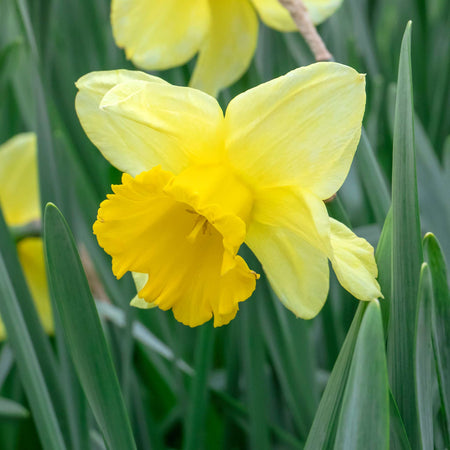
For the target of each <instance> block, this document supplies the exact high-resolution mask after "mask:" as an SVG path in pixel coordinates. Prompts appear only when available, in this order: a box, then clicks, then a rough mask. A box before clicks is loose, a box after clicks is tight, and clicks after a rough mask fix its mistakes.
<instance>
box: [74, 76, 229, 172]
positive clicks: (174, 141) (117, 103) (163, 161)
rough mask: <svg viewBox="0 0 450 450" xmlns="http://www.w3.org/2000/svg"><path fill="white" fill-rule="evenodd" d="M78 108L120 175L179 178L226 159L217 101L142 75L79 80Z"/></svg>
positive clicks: (87, 127)
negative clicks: (165, 173)
mask: <svg viewBox="0 0 450 450" xmlns="http://www.w3.org/2000/svg"><path fill="white" fill-rule="evenodd" d="M77 87H78V88H79V93H78V95H77V99H76V109H77V113H78V116H79V118H80V122H81V124H82V125H83V128H84V130H85V131H86V134H87V135H88V136H89V138H90V139H91V141H92V142H93V143H94V144H95V145H96V146H97V147H98V148H99V150H100V151H101V152H102V153H103V155H104V156H105V158H106V159H108V161H110V162H111V164H113V165H114V166H116V167H117V168H118V169H119V170H121V171H123V172H126V173H129V174H131V175H137V174H139V173H141V172H143V171H146V170H149V169H151V168H152V167H154V166H156V165H161V166H162V168H163V169H165V170H170V171H171V172H173V173H175V174H176V173H178V172H180V171H181V170H183V169H184V168H185V167H187V166H188V165H189V164H191V163H195V162H196V161H197V160H201V161H202V162H203V163H205V162H211V163H213V162H215V161H217V160H218V159H219V158H221V157H222V156H223V113H222V110H221V108H220V106H219V105H218V103H217V102H216V100H215V99H213V98H212V97H210V96H208V95H207V94H204V93H203V92H200V91H197V90H195V89H190V88H180V87H177V86H172V85H170V84H168V83H165V82H164V81H163V80H161V79H160V78H157V77H152V76H150V75H146V74H143V73H141V72H128V71H113V72H97V73H96V72H94V73H92V74H89V75H86V76H85V77H83V78H81V79H80V80H79V81H78V83H77Z"/></svg>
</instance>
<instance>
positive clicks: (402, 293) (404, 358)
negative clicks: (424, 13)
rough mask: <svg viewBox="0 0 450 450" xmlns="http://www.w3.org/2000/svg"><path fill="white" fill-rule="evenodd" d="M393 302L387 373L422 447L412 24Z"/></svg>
mask: <svg viewBox="0 0 450 450" xmlns="http://www.w3.org/2000/svg"><path fill="white" fill-rule="evenodd" d="M392 230H393V234H392V298H391V309H390V317H389V333H388V368H389V378H390V382H391V389H392V394H393V396H394V398H395V400H396V402H397V405H398V408H399V411H400V414H401V416H402V418H403V422H404V424H405V428H406V431H407V433H408V436H409V440H410V442H411V444H412V446H413V447H417V445H418V444H417V441H418V437H417V429H418V423H417V407H416V398H415V381H414V336H415V330H414V327H415V322H416V312H417V292H418V284H419V273H420V266H421V263H422V259H423V258H422V243H421V239H420V220H419V208H418V200H417V181H416V167H415V150H414V109H413V97H412V75H411V23H409V24H408V26H407V27H406V31H405V34H404V37H403V41H402V47H401V52H400V65H399V74H398V83H397V98H396V105H395V121H394V149H393V169H392Z"/></svg>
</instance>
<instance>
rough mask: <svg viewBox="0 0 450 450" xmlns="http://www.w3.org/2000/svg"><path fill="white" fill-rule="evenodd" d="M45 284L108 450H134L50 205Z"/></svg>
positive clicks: (66, 233) (81, 283) (66, 238)
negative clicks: (47, 285) (48, 285)
mask: <svg viewBox="0 0 450 450" xmlns="http://www.w3.org/2000/svg"><path fill="white" fill-rule="evenodd" d="M44 238H45V239H44V241H45V256H46V263H47V270H48V275H49V284H50V290H51V293H52V296H53V298H54V300H55V304H56V307H57V311H58V314H59V317H60V320H61V323H62V326H63V328H64V332H65V336H66V341H67V345H68V348H69V350H70V353H71V355H72V360H73V363H74V365H75V369H76V371H77V374H78V377H79V379H80V383H81V385H82V387H83V390H84V392H85V394H86V397H87V399H88V402H89V404H90V406H91V408H92V412H93V413H94V417H95V418H96V420H97V423H98V424H99V427H100V429H101V431H102V432H103V434H104V437H105V440H106V442H107V444H108V446H109V448H110V449H113V450H114V449H117V450H122V449H130V450H131V449H135V448H136V444H135V442H134V438H133V434H132V431H131V426H130V422H129V418H128V415H127V412H126V409H125V405H124V402H123V398H122V394H121V391H120V387H119V383H118V380H117V375H116V372H115V370H114V366H113V363H112V359H111V355H110V352H109V349H108V346H107V343H106V340H105V336H104V334H103V331H102V328H101V324H100V320H99V317H98V314H97V310H96V309H95V303H94V301H93V299H92V295H91V292H90V290H89V286H88V283H87V280H86V276H85V274H84V271H83V268H82V266H81V261H80V258H79V256H78V252H77V250H76V247H75V243H74V241H73V237H72V233H71V232H70V230H69V227H68V225H67V223H66V221H65V220H64V217H63V216H62V214H61V213H60V212H59V210H58V209H57V208H56V206H54V205H52V204H48V205H47V207H46V208H45V218H44Z"/></svg>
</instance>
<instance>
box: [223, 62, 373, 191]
mask: <svg viewBox="0 0 450 450" xmlns="http://www.w3.org/2000/svg"><path fill="white" fill-rule="evenodd" d="M364 107H365V78H364V76H363V75H361V74H358V73H357V72H356V71H355V70H354V69H352V68H350V67H347V66H343V65H341V64H337V63H316V64H312V65H310V66H307V67H301V68H299V69H296V70H293V71H292V72H289V73H288V74H287V75H285V76H283V77H280V78H277V79H274V80H272V81H269V82H268V83H264V84H262V85H260V86H257V87H256V88H254V89H250V90H249V91H247V92H244V93H243V94H241V95H239V96H237V97H236V98H234V99H233V100H232V101H231V102H230V104H229V106H228V109H227V111H226V114H225V124H226V148H227V151H228V155H229V158H230V161H231V164H232V165H233V167H234V168H235V170H236V171H237V172H238V173H239V174H240V176H241V177H242V178H243V179H244V180H246V182H247V183H248V184H249V185H250V186H253V188H259V187H264V186H298V187H299V188H301V189H306V190H308V191H310V192H311V193H313V194H314V195H316V196H318V197H320V198H321V199H326V198H329V197H331V196H332V195H333V194H334V193H335V192H336V191H337V190H338V189H339V188H340V187H341V185H342V183H343V182H344V179H345V178H346V176H347V174H348V171H349V169H350V165H351V162H352V159H353V156H354V153H355V151H356V147H357V144H358V141H359V138H360V133H361V122H362V118H363V114H364Z"/></svg>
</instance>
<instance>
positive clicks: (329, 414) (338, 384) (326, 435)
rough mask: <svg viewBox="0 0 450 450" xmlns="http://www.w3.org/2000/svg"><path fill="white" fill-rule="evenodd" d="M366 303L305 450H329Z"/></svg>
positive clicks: (350, 333)
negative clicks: (325, 449)
mask: <svg viewBox="0 0 450 450" xmlns="http://www.w3.org/2000/svg"><path fill="white" fill-rule="evenodd" d="M366 307H367V304H366V303H364V302H361V303H360V304H359V306H358V309H357V310H356V314H355V317H354V318H353V322H352V325H351V327H350V330H349V332H348V334H347V337H346V338H345V341H344V344H343V346H342V349H341V351H340V352H339V356H338V358H337V360H336V364H335V365H334V367H333V371H332V372H331V375H330V378H329V380H328V383H327V386H326V388H325V391H324V393H323V395H322V399H321V401H320V404H319V408H318V410H317V413H316V416H315V418H314V422H313V424H312V427H311V431H310V432H309V435H308V440H307V441H306V445H305V450H315V449H318V448H321V449H322V448H332V447H333V442H334V437H335V433H336V427H337V421H338V418H339V411H340V407H341V402H342V397H343V395H344V390H345V385H346V382H347V377H348V373H349V371H350V364H351V360H352V357H353V352H354V349H355V345H356V339H357V336H358V331H359V329H360V326H361V321H362V318H363V315H364V311H365V309H366Z"/></svg>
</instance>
